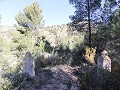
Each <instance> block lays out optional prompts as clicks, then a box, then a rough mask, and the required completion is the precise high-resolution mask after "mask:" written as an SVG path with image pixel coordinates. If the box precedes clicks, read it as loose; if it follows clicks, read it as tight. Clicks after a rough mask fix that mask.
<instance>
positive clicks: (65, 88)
mask: <svg viewBox="0 0 120 90" xmlns="http://www.w3.org/2000/svg"><path fill="white" fill-rule="evenodd" d="M77 70H78V67H71V66H67V65H59V66H55V67H51V68H50V67H47V68H44V69H42V70H40V71H39V72H38V74H37V75H36V76H35V81H36V84H34V85H32V87H31V88H29V90H80V84H79V82H78V77H77V76H76V75H75V72H76V71H77Z"/></svg>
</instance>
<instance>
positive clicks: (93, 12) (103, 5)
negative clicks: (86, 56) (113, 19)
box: [69, 0, 119, 47]
mask: <svg viewBox="0 0 120 90" xmlns="http://www.w3.org/2000/svg"><path fill="white" fill-rule="evenodd" d="M117 1H118V0H69V2H70V4H72V5H73V6H74V7H75V8H76V11H75V14H74V15H73V16H71V17H70V18H71V20H72V21H74V22H77V23H79V22H81V21H87V22H88V31H89V46H90V47H91V23H92V24H99V23H101V22H105V23H107V21H108V18H109V16H110V15H111V14H112V12H113V9H117V6H118V4H119V3H118V2H117ZM115 7H116V8H115Z"/></svg>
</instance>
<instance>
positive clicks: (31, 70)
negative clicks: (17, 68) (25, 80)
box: [23, 52, 35, 77]
mask: <svg viewBox="0 0 120 90" xmlns="http://www.w3.org/2000/svg"><path fill="white" fill-rule="evenodd" d="M23 72H25V73H28V74H29V75H30V76H31V77H33V76H35V66H34V60H33V57H32V55H31V53H30V52H26V54H25V57H24V59H23Z"/></svg>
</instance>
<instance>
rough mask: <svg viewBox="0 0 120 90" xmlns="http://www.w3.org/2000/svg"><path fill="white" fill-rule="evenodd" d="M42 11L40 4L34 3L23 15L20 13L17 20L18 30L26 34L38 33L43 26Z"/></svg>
mask: <svg viewBox="0 0 120 90" xmlns="http://www.w3.org/2000/svg"><path fill="white" fill-rule="evenodd" d="M41 13H42V10H41V8H40V7H39V4H38V2H34V3H33V4H32V5H29V6H27V7H26V8H25V9H24V10H23V13H21V12H20V13H19V14H18V15H17V16H16V17H15V19H16V21H17V23H18V25H19V27H18V26H17V27H16V28H17V29H18V30H19V31H20V32H21V33H25V32H27V31H30V30H34V31H36V30H37V29H39V28H41V27H42V25H43V21H42V18H43V16H42V15H41Z"/></svg>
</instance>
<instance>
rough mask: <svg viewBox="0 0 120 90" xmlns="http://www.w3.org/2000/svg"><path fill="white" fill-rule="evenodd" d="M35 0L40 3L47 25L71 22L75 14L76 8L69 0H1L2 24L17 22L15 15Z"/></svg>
mask: <svg viewBox="0 0 120 90" xmlns="http://www.w3.org/2000/svg"><path fill="white" fill-rule="evenodd" d="M34 1H38V3H39V4H40V7H41V9H42V11H43V12H42V15H43V20H44V21H45V26H51V25H61V24H66V23H68V22H71V20H70V19H69V16H70V15H73V14H74V11H75V9H74V8H73V7H72V5H70V4H69V2H68V1H69V0H0V15H1V25H9V26H13V25H14V24H16V23H17V22H16V21H15V16H16V15H17V14H18V13H19V12H22V11H23V9H24V8H25V7H26V6H28V5H30V4H32V3H33V2H34Z"/></svg>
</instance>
